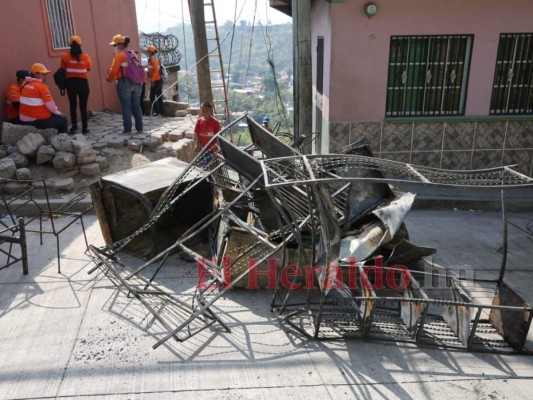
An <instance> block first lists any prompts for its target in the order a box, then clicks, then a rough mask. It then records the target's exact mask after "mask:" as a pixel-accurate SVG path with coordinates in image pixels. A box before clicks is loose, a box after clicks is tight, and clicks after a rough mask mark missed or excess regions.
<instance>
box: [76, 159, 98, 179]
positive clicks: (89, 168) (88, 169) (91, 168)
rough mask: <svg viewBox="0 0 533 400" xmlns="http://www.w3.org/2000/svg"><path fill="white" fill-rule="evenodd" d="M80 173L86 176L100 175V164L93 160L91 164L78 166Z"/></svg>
mask: <svg viewBox="0 0 533 400" xmlns="http://www.w3.org/2000/svg"><path fill="white" fill-rule="evenodd" d="M80 174H83V175H88V176H96V175H100V164H98V163H97V162H93V163H91V164H85V165H81V166H80Z"/></svg>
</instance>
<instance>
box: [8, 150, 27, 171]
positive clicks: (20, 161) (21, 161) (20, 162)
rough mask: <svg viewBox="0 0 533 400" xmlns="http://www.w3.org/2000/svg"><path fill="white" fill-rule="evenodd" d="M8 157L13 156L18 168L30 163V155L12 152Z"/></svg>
mask: <svg viewBox="0 0 533 400" xmlns="http://www.w3.org/2000/svg"><path fill="white" fill-rule="evenodd" d="M8 157H9V158H11V159H12V160H13V161H14V162H15V166H16V167H17V168H24V167H25V166H27V165H28V164H29V163H30V162H29V161H28V157H26V156H24V155H22V154H20V153H11V154H10V155H9V156H8Z"/></svg>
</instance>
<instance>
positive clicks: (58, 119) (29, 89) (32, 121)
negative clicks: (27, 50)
mask: <svg viewBox="0 0 533 400" xmlns="http://www.w3.org/2000/svg"><path fill="white" fill-rule="evenodd" d="M49 73H50V71H49V70H48V69H46V67H45V66H44V65H43V64H41V63H35V64H33V65H32V66H31V68H30V75H29V76H28V77H26V83H25V84H24V85H23V86H22V88H21V90H20V121H21V123H23V124H24V125H32V126H34V127H36V128H37V129H46V128H56V129H57V131H58V133H67V131H68V121H67V117H65V116H64V115H63V114H62V113H61V112H60V111H59V109H58V108H57V105H56V103H55V101H54V99H53V98H52V94H51V93H50V89H49V88H48V86H46V83H45V82H46V77H47V76H48V74H49Z"/></svg>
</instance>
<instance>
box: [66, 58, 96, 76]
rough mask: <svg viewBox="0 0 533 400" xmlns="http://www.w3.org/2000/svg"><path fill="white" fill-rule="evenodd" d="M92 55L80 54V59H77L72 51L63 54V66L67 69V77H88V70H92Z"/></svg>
mask: <svg viewBox="0 0 533 400" xmlns="http://www.w3.org/2000/svg"><path fill="white" fill-rule="evenodd" d="M91 67H92V62H91V57H89V55H88V54H87V53H81V54H80V61H78V60H76V59H75V58H74V57H72V56H71V55H70V53H64V54H63V55H62V56H61V68H63V69H65V70H66V71H67V73H66V75H65V77H66V78H67V79H68V78H82V79H88V78H89V74H88V73H87V72H88V71H90V70H91Z"/></svg>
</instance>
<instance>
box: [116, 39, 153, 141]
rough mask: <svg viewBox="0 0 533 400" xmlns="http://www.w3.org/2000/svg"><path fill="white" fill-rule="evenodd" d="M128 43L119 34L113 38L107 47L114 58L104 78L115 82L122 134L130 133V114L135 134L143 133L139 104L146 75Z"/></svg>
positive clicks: (128, 40) (127, 40)
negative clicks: (110, 48)
mask: <svg viewBox="0 0 533 400" xmlns="http://www.w3.org/2000/svg"><path fill="white" fill-rule="evenodd" d="M129 43H130V38H129V37H128V36H122V35H120V34H118V35H115V36H113V41H112V42H111V43H109V45H110V46H113V49H114V51H115V56H114V57H113V62H112V63H111V68H110V69H109V73H108V74H107V78H106V79H107V81H108V82H113V80H115V79H116V80H117V94H118V98H119V100H120V106H121V108H122V122H123V125H124V131H123V133H131V129H132V124H131V116H132V114H133V118H134V119H135V129H136V130H137V132H142V131H143V120H142V110H141V104H140V102H141V90H142V82H143V79H144V81H146V75H145V73H144V69H143V68H142V66H141V64H140V62H139V59H138V58H137V56H136V55H135V53H134V52H133V51H132V50H129V49H128V46H129ZM139 68H140V71H139ZM141 74H142V76H141ZM143 77H144V78H143Z"/></svg>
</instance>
